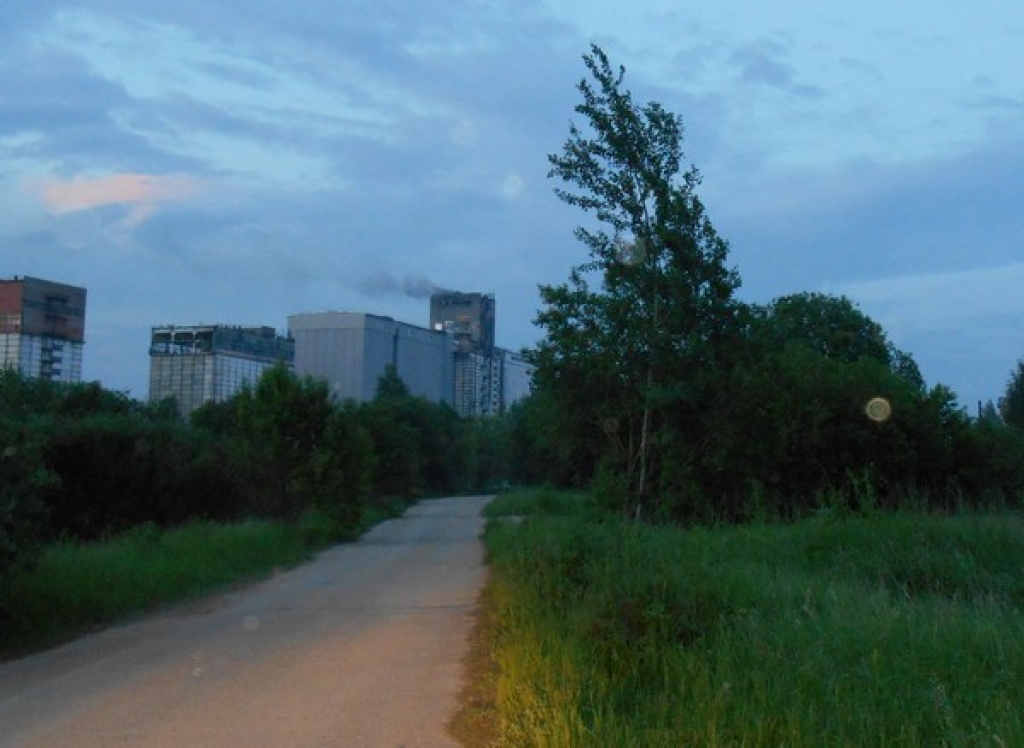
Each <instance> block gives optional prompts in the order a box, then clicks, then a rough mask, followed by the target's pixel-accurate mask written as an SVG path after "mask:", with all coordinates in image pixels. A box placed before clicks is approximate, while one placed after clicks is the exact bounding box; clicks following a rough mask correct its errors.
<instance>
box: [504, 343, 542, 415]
mask: <svg viewBox="0 0 1024 748" xmlns="http://www.w3.org/2000/svg"><path fill="white" fill-rule="evenodd" d="M499 351H500V353H499V355H500V357H501V412H503V413H504V412H505V409H506V408H508V407H509V406H510V405H512V404H514V403H517V402H519V401H520V400H522V399H523V398H525V397H528V396H529V395H530V392H531V391H532V389H533V370H534V366H533V364H531V363H530V362H529V361H527V360H526V359H525V358H523V355H522V354H521V353H516V352H514V351H505V350H500V349H499Z"/></svg>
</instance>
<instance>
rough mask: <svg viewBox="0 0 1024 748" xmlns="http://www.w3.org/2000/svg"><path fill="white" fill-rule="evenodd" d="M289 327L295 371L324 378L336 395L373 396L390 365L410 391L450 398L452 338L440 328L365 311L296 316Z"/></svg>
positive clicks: (439, 399) (443, 399)
mask: <svg viewBox="0 0 1024 748" xmlns="http://www.w3.org/2000/svg"><path fill="white" fill-rule="evenodd" d="M288 330H289V333H290V334H291V336H292V337H293V338H294V339H295V371H296V373H297V374H299V375H301V376H306V375H310V376H313V377H317V378H320V379H324V380H326V381H327V383H328V386H329V387H330V390H331V393H332V394H333V395H334V396H335V397H337V398H338V399H341V400H355V401H357V402H367V401H369V400H372V399H373V397H374V395H375V394H376V391H377V382H378V381H379V380H380V378H381V376H382V375H383V374H384V373H385V371H386V370H387V367H388V366H389V365H390V366H394V367H395V371H396V372H397V373H398V375H399V376H400V377H401V378H402V381H404V382H405V384H406V386H407V387H408V388H409V391H410V392H411V393H412V394H413V395H416V396H419V397H423V398H425V399H427V400H430V401H432V402H445V403H449V404H451V403H452V401H453V394H454V392H453V381H454V379H453V366H454V359H453V353H454V339H453V337H452V336H451V335H449V334H447V333H445V332H443V331H440V330H428V329H425V328H422V327H416V326H415V325H410V324H406V323H405V322H398V321H396V320H394V319H392V318H391V317H381V316H377V315H374V314H366V313H364V312H320V313H314V314H296V315H292V316H289V317H288Z"/></svg>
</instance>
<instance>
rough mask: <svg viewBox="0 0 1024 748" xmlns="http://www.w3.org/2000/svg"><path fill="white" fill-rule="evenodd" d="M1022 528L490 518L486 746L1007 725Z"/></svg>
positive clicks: (991, 523) (756, 740) (540, 515)
mask: <svg viewBox="0 0 1024 748" xmlns="http://www.w3.org/2000/svg"><path fill="white" fill-rule="evenodd" d="M513 500H515V497H514V496H510V497H509V498H508V501H513ZM526 504H529V502H526ZM525 508H526V506H525V504H524V505H521V506H520V507H519V509H520V511H522V510H524V509H525ZM1022 529H1024V528H1022V526H1021V520H1020V518H1018V517H1015V516H1006V515H1001V516H976V515H974V516H961V517H957V518H937V517H924V516H920V515H902V514H875V515H872V516H870V517H849V518H839V517H835V516H831V517H817V518H814V519H810V520H805V521H802V522H800V523H797V524H793V525H787V526H782V525H772V524H758V525H748V526H744V527H734V528H719V529H715V530H690V531H680V530H676V529H672V528H657V527H652V526H649V525H643V524H639V523H635V522H622V521H616V520H614V519H612V518H609V517H608V516H604V517H598V516H596V515H593V514H590V515H586V514H584V515H574V514H567V513H564V512H547V511H545V510H540V509H539V510H538V511H537V512H536V513H534V514H532V515H530V516H528V517H526V518H525V519H524V520H523V521H521V522H518V523H511V522H491V523H489V525H488V528H487V531H486V535H485V539H486V542H487V547H488V553H489V557H490V559H491V569H492V578H491V582H490V590H489V592H488V599H490V600H492V601H494V604H495V605H496V610H495V611H494V614H495V616H496V619H497V620H498V621H499V623H498V625H497V626H496V627H495V629H494V630H493V632H492V635H493V636H494V637H495V638H494V644H495V658H496V660H497V662H498V664H499V671H500V672H499V682H498V684H497V688H496V690H497V695H498V710H499V714H498V721H499V724H500V728H501V740H500V742H499V744H501V745H509V746H512V745H515V746H523V745H547V746H582V745H615V746H648V745H798V746H800V745H808V746H810V745H821V744H827V745H840V744H842V745H881V744H889V743H895V744H899V745H914V746H926V745H955V744H964V745H974V744H979V745H980V744H987V743H991V744H993V745H1013V744H1016V743H1019V742H1021V741H1022V740H1024V720H1022V719H1021V717H1020V714H1019V709H1018V707H1017V704H1018V698H1017V697H1018V695H1019V693H1020V692H1021V689H1022V688H1024V678H1022V676H1021V673H1022V672H1024V670H1022V669H1021V667H1022V665H1024V640H1022V639H1021V637H1020V636H1019V634H1020V632H1021V630H1022V628H1024V615H1022V613H1021V608H1020V602H1021V601H1022V600H1024V586H1022V584H1021V582H1020V579H1019V574H1017V573H1016V570H1017V569H1018V568H1019V567H1020V565H1021V564H1022V563H1024V540H1022V538H1024V535H1022V533H1021V530H1022Z"/></svg>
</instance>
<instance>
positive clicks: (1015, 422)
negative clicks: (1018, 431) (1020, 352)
mask: <svg viewBox="0 0 1024 748" xmlns="http://www.w3.org/2000/svg"><path fill="white" fill-rule="evenodd" d="M999 405H1000V411H1001V412H1002V416H1003V420H1004V421H1005V422H1006V423H1007V424H1008V425H1010V426H1016V427H1017V428H1024V359H1021V360H1020V361H1018V362H1017V368H1016V369H1014V370H1013V371H1012V372H1011V373H1010V381H1009V382H1007V384H1006V393H1005V394H1004V395H1003V399H1002V401H1001V402H1000V404H999Z"/></svg>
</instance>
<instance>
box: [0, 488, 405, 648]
mask: <svg viewBox="0 0 1024 748" xmlns="http://www.w3.org/2000/svg"><path fill="white" fill-rule="evenodd" d="M405 506H406V504H395V505H393V506H390V507H383V506H377V507H375V508H374V510H373V511H372V512H368V513H367V516H366V517H365V518H364V520H363V523H362V524H361V525H360V527H359V528H357V529H355V530H352V529H348V530H346V529H345V528H341V527H339V526H338V525H336V524H335V523H333V522H332V521H331V520H329V519H327V518H325V517H323V516H320V515H316V514H310V515H307V516H305V517H303V518H302V519H300V520H298V521H296V522H272V521H265V520H250V521H246V522H240V523H235V524H217V523H211V522H193V523H190V524H188V525H184V526H181V527H178V528H175V529H171V530H161V529H159V528H157V527H155V526H153V525H143V526H140V527H136V528H134V529H132V530H130V531H128V532H126V533H123V534H121V535H118V536H116V537H113V538H111V539H110V540H107V541H104V542H101V543H89V544H79V543H59V544H56V545H53V546H50V547H48V548H46V549H44V551H43V552H42V554H40V556H39V557H38V558H37V559H35V560H34V562H33V563H32V564H31V565H30V566H19V567H15V568H12V569H9V570H7V571H6V573H4V574H3V575H0V659H3V658H10V657H14V656H18V655H21V654H25V653H28V652H31V651H35V650H39V649H42V648H44V647H47V646H52V645H55V644H57V643H60V642H63V641H67V640H69V639H71V638H73V637H75V636H77V635H80V634H82V633H84V632H87V631H89V630H92V629H95V628H97V627H99V626H103V625H107V624H110V623H113V622H116V621H118V620H122V619H124V618H126V617H128V616H131V615H133V614H137V613H140V612H143V611H147V610H151V609H153V608H156V607H158V606H161V605H166V604H170V603H174V602H178V601H182V600H187V599H189V598H194V597H196V596H198V595H201V594H203V593H207V592H211V591H215V590H218V589H222V588H225V587H227V586H229V585H232V584H236V583H239V582H245V581H251V580H254V579H257V578H260V577H263V576H266V575H267V574H269V573H271V572H272V571H274V570H276V569H279V568H283V567H289V566H294V565H295V564H297V563H300V562H302V561H305V560H307V559H309V558H310V557H311V556H312V555H313V553H315V552H316V551H317V550H320V549H322V548H324V547H326V546H328V545H331V544H332V543H335V542H338V541H339V540H344V539H350V538H354V537H356V536H358V535H359V534H360V533H361V532H362V531H363V530H365V529H367V528H368V527H369V526H372V525H373V524H376V523H378V522H380V521H383V520H384V519H387V518H388V517H390V516H393V515H394V514H396V513H398V512H400V511H401V510H402V509H404V508H405Z"/></svg>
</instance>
